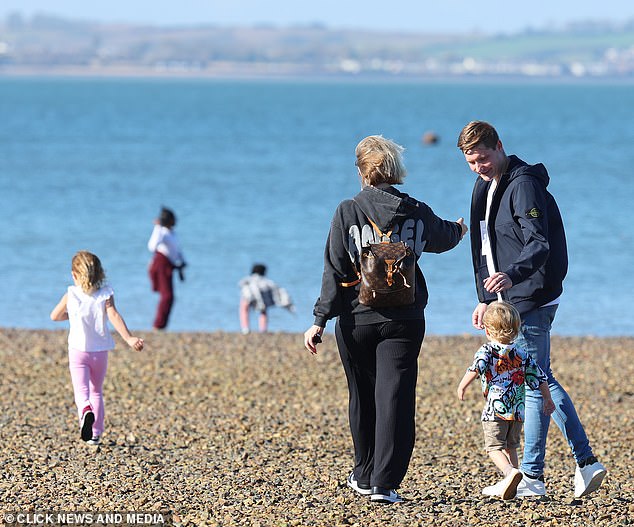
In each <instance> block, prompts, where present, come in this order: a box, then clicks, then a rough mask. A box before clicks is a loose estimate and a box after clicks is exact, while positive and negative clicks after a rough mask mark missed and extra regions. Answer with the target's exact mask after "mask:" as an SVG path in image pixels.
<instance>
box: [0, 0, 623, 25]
mask: <svg viewBox="0 0 634 527" xmlns="http://www.w3.org/2000/svg"><path fill="white" fill-rule="evenodd" d="M12 12H19V13H21V14H23V15H25V16H29V17H30V16H31V15H33V14H35V13H40V14H51V15H58V16H61V17H64V18H73V19H82V20H93V21H98V22H128V23H142V24H151V25H198V24H200V25H206V24H214V25H219V26H235V25H253V24H272V25H276V26H288V25H307V24H323V25H325V26H327V27H329V28H337V29H342V28H350V29H373V30H386V31H392V30H397V31H420V32H426V33H437V32H439V33H446V32H456V33H461V32H467V31H477V32H480V33H513V32H517V31H521V30H524V29H527V28H532V29H557V28H561V27H563V26H565V25H566V24H568V23H570V22H579V21H587V20H599V21H609V22H617V23H618V22H623V21H627V20H632V19H634V1H633V0H601V1H599V2H596V1H595V2H593V1H583V0H533V1H530V2H526V1H521V0H485V1H483V2H467V1H466V0H433V1H430V0H383V1H378V0H319V1H318V2H306V1H303V0H266V1H264V0H208V1H204V0H178V1H173V0H169V1H163V2H161V1H160V0H159V1H157V0H108V1H107V2H101V1H93V0H88V1H87V0H54V1H51V0H1V1H0V18H1V19H4V18H5V17H6V16H7V14H9V13H12Z"/></svg>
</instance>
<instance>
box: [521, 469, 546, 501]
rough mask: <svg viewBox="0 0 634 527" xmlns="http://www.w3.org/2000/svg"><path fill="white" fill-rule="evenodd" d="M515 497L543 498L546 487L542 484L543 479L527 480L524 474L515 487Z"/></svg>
mask: <svg viewBox="0 0 634 527" xmlns="http://www.w3.org/2000/svg"><path fill="white" fill-rule="evenodd" d="M515 495H516V496H517V497H518V498H528V497H531V496H545V495H546V485H545V484H544V481H543V479H540V478H529V477H528V476H527V475H526V474H524V477H523V478H522V481H520V483H519V485H518V486H517V493H516V494H515Z"/></svg>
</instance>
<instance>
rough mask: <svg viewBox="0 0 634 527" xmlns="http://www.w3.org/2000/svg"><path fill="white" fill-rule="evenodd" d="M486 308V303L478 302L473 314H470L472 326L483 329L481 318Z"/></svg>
mask: <svg viewBox="0 0 634 527" xmlns="http://www.w3.org/2000/svg"><path fill="white" fill-rule="evenodd" d="M486 310H487V305H486V304H484V303H480V304H478V305H477V306H476V308H475V309H474V310H473V315H471V323H472V324H473V327H474V328H476V329H484V323H483V322H482V319H483V318H484V312H485V311H486Z"/></svg>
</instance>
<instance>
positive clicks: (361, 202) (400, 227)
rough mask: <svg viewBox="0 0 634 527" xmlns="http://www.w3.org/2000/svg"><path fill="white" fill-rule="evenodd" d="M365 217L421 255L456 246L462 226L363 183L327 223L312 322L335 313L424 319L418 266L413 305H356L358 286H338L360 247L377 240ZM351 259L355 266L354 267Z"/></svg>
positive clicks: (362, 320)
mask: <svg viewBox="0 0 634 527" xmlns="http://www.w3.org/2000/svg"><path fill="white" fill-rule="evenodd" d="M368 218H369V219H371V220H372V221H373V222H374V223H376V224H377V226H378V227H379V229H380V230H381V231H382V232H384V233H385V232H387V231H389V230H390V229H391V230H392V236H391V239H392V241H393V242H398V241H404V242H405V243H407V245H408V246H409V247H411V249H412V250H413V251H414V253H415V254H416V258H417V259H418V258H420V255H421V254H422V253H423V252H430V253H441V252H444V251H448V250H449V249H452V248H453V247H455V246H456V245H457V244H458V242H459V241H460V239H461V235H462V228H461V227H460V225H458V224H457V223H456V222H453V221H446V220H443V219H441V218H439V217H438V216H436V215H435V214H434V212H433V211H432V210H431V208H429V206H427V205H426V204H425V203H422V202H419V201H417V200H415V199H414V198H412V197H410V196H408V195H407V194H405V193H402V192H399V191H398V190H396V189H395V188H394V187H387V188H385V189H379V188H376V187H371V186H370V187H365V188H364V189H363V190H362V191H361V192H360V193H359V194H357V195H356V196H355V197H354V199H350V200H345V201H342V202H341V203H340V204H339V206H338V207H337V210H336V211H335V215H334V217H333V219H332V223H331V225H330V233H329V234H328V240H327V242H326V250H325V254H324V274H323V277H322V281H321V294H320V296H319V298H318V299H317V302H316V303H315V309H314V311H313V314H314V315H315V325H316V326H319V327H325V326H326V322H327V321H328V320H329V319H331V318H334V317H339V320H340V323H341V324H344V325H363V324H375V323H380V322H387V321H389V320H411V319H423V318H424V314H423V311H424V309H425V306H426V305H427V296H428V295H427V285H426V284H425V278H424V277H423V273H422V272H421V270H420V268H419V267H418V266H417V269H416V296H415V302H414V304H411V305H408V306H402V307H392V308H372V307H368V306H365V305H363V304H359V301H358V294H359V286H358V285H357V286H356V287H342V285H341V284H342V283H346V282H353V281H355V280H356V279H357V275H356V272H355V266H356V269H358V268H359V253H360V252H361V247H367V246H368V245H369V244H370V243H378V242H379V241H380V240H379V237H378V234H376V232H375V231H374V229H373V228H372V226H371V225H370V222H369V221H368ZM353 262H354V265H353Z"/></svg>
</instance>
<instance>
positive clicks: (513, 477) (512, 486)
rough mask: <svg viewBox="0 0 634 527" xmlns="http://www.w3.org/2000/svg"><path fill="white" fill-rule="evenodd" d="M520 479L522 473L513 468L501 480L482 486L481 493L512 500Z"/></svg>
mask: <svg viewBox="0 0 634 527" xmlns="http://www.w3.org/2000/svg"><path fill="white" fill-rule="evenodd" d="M520 481H522V473H521V472H520V471H519V470H517V469H516V468H514V469H513V470H511V471H510V472H509V473H508V474H507V475H506V476H505V477H504V479H503V480H502V481H498V482H497V483H496V484H495V485H491V486H490V487H484V488H483V489H482V494H484V495H485V496H497V497H499V498H502V499H503V500H512V499H513V498H514V497H515V494H516V492H517V486H518V485H519V483H520Z"/></svg>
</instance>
